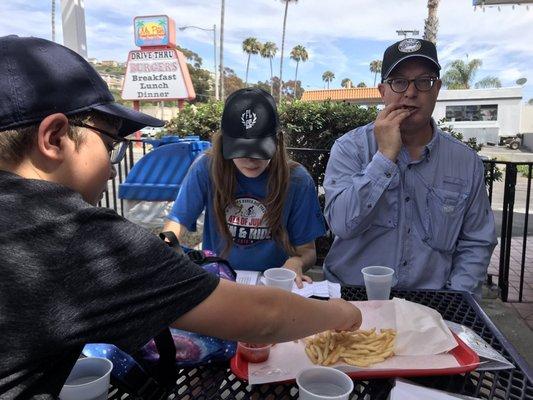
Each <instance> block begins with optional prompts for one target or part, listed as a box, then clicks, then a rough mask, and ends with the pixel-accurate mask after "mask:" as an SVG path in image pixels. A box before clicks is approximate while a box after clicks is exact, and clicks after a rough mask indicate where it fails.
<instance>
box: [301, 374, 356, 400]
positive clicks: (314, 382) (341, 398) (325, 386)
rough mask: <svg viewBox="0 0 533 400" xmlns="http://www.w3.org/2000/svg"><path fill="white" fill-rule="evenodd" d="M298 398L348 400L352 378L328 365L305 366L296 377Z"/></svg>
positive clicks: (302, 399) (307, 399) (351, 388)
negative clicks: (298, 390)
mask: <svg viewBox="0 0 533 400" xmlns="http://www.w3.org/2000/svg"><path fill="white" fill-rule="evenodd" d="M296 383H297V384H298V388H299V389H300V400H348V398H349V397H350V394H351V393H352V391H353V382H352V379H351V378H350V377H349V376H348V375H346V374H345V373H344V372H342V371H339V370H338V369H335V368H330V367H311V368H306V369H304V370H302V371H300V373H299V374H298V376H297V377H296Z"/></svg>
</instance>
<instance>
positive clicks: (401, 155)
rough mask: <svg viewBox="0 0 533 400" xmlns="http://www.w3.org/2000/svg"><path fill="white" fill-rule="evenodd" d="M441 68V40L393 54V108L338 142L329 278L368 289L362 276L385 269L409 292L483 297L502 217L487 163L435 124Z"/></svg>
mask: <svg viewBox="0 0 533 400" xmlns="http://www.w3.org/2000/svg"><path fill="white" fill-rule="evenodd" d="M440 69H441V67H440V65H439V62H438V58H437V51H436V48H435V45H434V44H433V43H431V42H428V41H426V40H420V39H414V38H410V39H405V40H402V41H400V42H397V43H395V44H393V45H392V46H390V47H388V48H387V50H386V51H385V54H384V56H383V64H382V81H381V83H380V84H379V86H378V89H379V92H380V94H381V96H382V98H383V102H384V103H385V108H384V109H383V110H382V111H381V112H380V113H379V114H378V116H377V118H376V121H374V122H373V123H370V124H368V125H366V126H363V127H359V128H357V129H354V130H353V131H350V132H348V133H347V134H345V135H344V136H343V137H341V138H340V139H338V140H337V141H336V142H335V144H334V146H333V148H332V150H331V156H330V160H329V163H328V166H327V170H326V176H325V181H324V187H325V190H326V208H325V215H326V220H327V221H328V223H329V225H330V227H331V229H332V230H333V232H334V234H335V235H336V237H335V241H334V243H333V245H332V247H331V250H330V252H329V254H328V256H327V257H326V260H325V263H324V264H325V268H324V269H325V274H326V277H327V278H328V279H329V280H332V281H340V282H343V283H345V284H359V285H362V284H363V277H362V274H361V269H362V268H364V267H366V266H369V265H385V266H388V267H391V268H393V269H394V270H395V277H396V282H397V283H396V287H399V288H413V289H415V288H432V289H442V288H450V289H457V290H465V291H469V292H472V293H474V294H476V295H480V294H481V285H482V283H483V281H484V279H485V275H486V271H487V266H488V263H489V260H490V256H491V253H492V250H493V248H494V246H495V244H496V235H495V229H494V217H493V214H492V210H491V208H490V204H489V201H488V197H487V192H486V190H485V184H484V168H483V163H482V162H481V160H480V159H479V157H478V156H477V155H476V153H475V152H473V151H472V150H471V149H470V148H468V147H467V146H466V145H464V144H463V143H461V142H460V141H458V140H455V139H454V138H452V137H451V136H450V135H448V134H445V133H444V132H442V131H441V130H440V129H439V128H438V127H437V126H436V123H435V121H434V120H433V119H432V118H431V114H432V113H433V109H434V107H435V102H436V100H437V96H438V93H439V90H440V87H441V81H440V79H439V71H440Z"/></svg>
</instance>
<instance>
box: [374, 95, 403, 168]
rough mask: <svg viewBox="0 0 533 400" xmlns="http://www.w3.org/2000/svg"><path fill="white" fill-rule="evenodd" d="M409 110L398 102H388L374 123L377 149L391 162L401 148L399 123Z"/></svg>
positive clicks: (394, 159) (394, 160)
mask: <svg viewBox="0 0 533 400" xmlns="http://www.w3.org/2000/svg"><path fill="white" fill-rule="evenodd" d="M410 114H411V112H410V111H409V110H408V109H406V108H402V106H401V105H400V104H396V103H393V104H389V105H388V106H387V107H385V108H384V109H383V110H381V111H380V113H379V114H378V116H377V118H376V122H375V125H374V136H375V137H376V141H377V142H378V150H379V151H380V152H381V153H382V154H383V155H384V156H385V157H387V158H388V159H389V160H391V161H392V162H396V158H397V157H398V153H399V152H400V149H401V148H402V136H401V133H400V124H401V123H402V121H403V120H404V119H405V118H407V117H408V116H409V115H410Z"/></svg>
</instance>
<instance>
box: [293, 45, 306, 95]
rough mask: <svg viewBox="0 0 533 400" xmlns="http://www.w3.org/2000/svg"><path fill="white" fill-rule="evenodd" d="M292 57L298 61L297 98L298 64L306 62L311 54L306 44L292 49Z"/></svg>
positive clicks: (296, 76) (296, 77)
mask: <svg viewBox="0 0 533 400" xmlns="http://www.w3.org/2000/svg"><path fill="white" fill-rule="evenodd" d="M291 59H293V60H294V61H296V73H295V75H294V97H295V98H296V82H297V81H298V65H299V64H300V61H301V62H306V61H307V60H308V59H309V54H308V53H307V50H306V49H305V47H304V46H302V45H300V44H299V45H298V46H294V47H293V49H292V50H291Z"/></svg>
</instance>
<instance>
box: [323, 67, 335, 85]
mask: <svg viewBox="0 0 533 400" xmlns="http://www.w3.org/2000/svg"><path fill="white" fill-rule="evenodd" d="M333 79H335V74H334V73H333V72H331V71H326V72H324V73H323V74H322V80H323V81H324V82H326V84H327V85H328V89H329V83H330V82H331V81H332V80H333Z"/></svg>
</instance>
